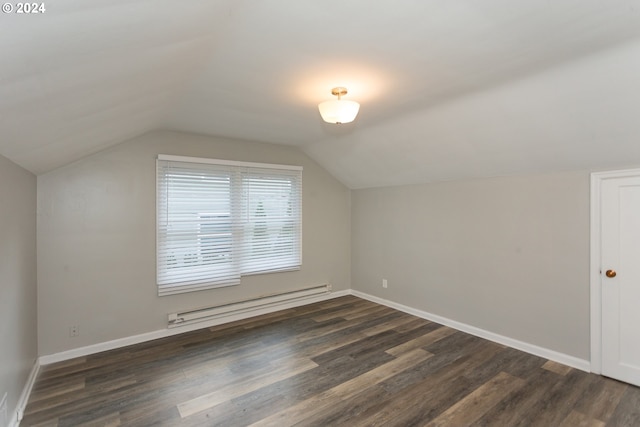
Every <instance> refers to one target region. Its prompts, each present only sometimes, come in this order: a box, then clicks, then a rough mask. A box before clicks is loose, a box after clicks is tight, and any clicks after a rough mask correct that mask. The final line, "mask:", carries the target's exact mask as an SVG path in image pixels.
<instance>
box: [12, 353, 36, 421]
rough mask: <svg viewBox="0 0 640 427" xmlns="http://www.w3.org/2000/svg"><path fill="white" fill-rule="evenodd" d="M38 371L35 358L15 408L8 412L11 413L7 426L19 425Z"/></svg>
mask: <svg viewBox="0 0 640 427" xmlns="http://www.w3.org/2000/svg"><path fill="white" fill-rule="evenodd" d="M38 372H40V359H36V360H35V362H34V364H33V367H32V368H31V372H30V373H29V377H28V378H27V382H26V383H25V385H24V388H23V389H22V394H20V398H19V399H18V403H17V404H16V407H15V409H14V410H13V411H12V412H10V413H11V414H13V415H12V416H11V419H10V420H9V427H18V426H19V425H20V421H21V420H22V417H23V415H24V408H26V407H27V402H28V401H29V396H31V389H33V385H34V384H35V383H36V378H37V377H38Z"/></svg>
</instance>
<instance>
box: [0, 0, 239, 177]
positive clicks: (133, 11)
mask: <svg viewBox="0 0 640 427" xmlns="http://www.w3.org/2000/svg"><path fill="white" fill-rule="evenodd" d="M44 3H45V9H46V11H45V12H44V13H41V14H29V15H25V14H17V13H15V11H14V13H12V14H7V13H3V14H0V154H3V155H4V156H6V157H8V158H10V159H11V160H13V161H14V162H16V163H18V164H20V165H22V166H23V167H25V168H26V169H29V170H31V171H33V172H35V173H41V172H45V171H48V170H51V169H53V168H55V167H58V166H61V165H64V164H66V163H69V162H70V161H73V160H76V159H78V158H80V157H83V156H85V155H87V154H90V153H93V152H96V151H98V150H100V149H102V148H105V147H108V146H110V145H113V144H118V143H120V142H122V141H124V140H126V139H128V138H131V137H133V136H136V135H139V134H141V133H144V132H145V131H148V130H151V129H155V128H157V127H160V126H162V124H163V118H164V117H165V116H166V114H167V111H168V110H169V109H170V108H171V107H172V106H173V103H174V101H175V98H176V96H177V95H179V94H180V93H181V92H182V90H184V88H185V85H186V83H187V82H188V81H189V80H190V79H191V78H192V77H193V75H194V74H196V73H197V72H198V71H199V69H200V68H201V67H202V65H203V63H204V62H206V61H207V60H208V59H209V55H211V54H212V52H213V51H214V50H215V42H216V35H217V34H216V30H217V29H222V28H224V25H225V16H226V13H227V10H228V7H227V6H226V5H225V4H223V3H220V2H210V1H208V0H190V1H188V2H175V1H166V0H150V1H129V0H91V1H84V0H66V1H65V0H54V1H51V2H47V1H46V0H45V1H44ZM203 52H205V53H206V55H207V56H205V57H203Z"/></svg>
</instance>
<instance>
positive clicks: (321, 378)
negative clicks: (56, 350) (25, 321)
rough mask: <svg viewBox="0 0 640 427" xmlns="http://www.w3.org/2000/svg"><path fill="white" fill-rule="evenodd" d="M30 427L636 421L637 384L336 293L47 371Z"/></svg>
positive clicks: (29, 415)
mask: <svg viewBox="0 0 640 427" xmlns="http://www.w3.org/2000/svg"><path fill="white" fill-rule="evenodd" d="M36 425H43V426H45V425H46V426H117V425H127V426H157V425H164V426H225V427H226V426H246V425H264V426H289V425H304V426H336V425H347V426H374V425H375V426H414V425H419V426H425V425H426V426H466V425H474V426H529V425H535V426H545V427H547V426H605V425H606V426H640V389H639V388H637V387H633V386H629V385H626V384H623V383H620V382H617V381H614V380H611V379H607V378H604V377H600V376H597V375H593V374H587V373H585V372H581V371H578V370H576V369H571V368H569V367H566V366H563V365H560V364H557V363H554V362H550V361H547V360H545V359H542V358H539V357H536V356H531V355H529V354H526V353H523V352H520V351H517V350H514V349H511V348H508V347H504V346H501V345H499V344H496V343H493V342H490V341H486V340H483V339H480V338H476V337H474V336H471V335H468V334H465V333H462V332H457V331H455V330H453V329H450V328H447V327H444V326H441V325H438V324H436V323H431V322H429V321H426V320H423V319H420V318H417V317H414V316H410V315H408V314H405V313H401V312H398V311H396V310H393V309H390V308H387V307H383V306H380V305H376V304H374V303H371V302H368V301H364V300H361V299H358V298H355V297H343V298H337V299H334V300H330V301H325V302H321V303H317V304H313V305H308V306H305V307H300V308H296V309H290V310H285V311H281V312H278V313H273V314H269V315H265V316H260V317H256V318H253V319H247V320H243V321H239V322H235V323H231V324H227V325H222V326H217V327H214V328H210V329H203V330H199V331H195V332H189V333H185V334H182V335H179V336H174V337H171V338H166V339H161V340H156V341H152V342H148V343H143V344H138V345H134V346H130V347H126V348H122V349H118V350H113V351H109V352H105V353H100V354H95V355H92V356H87V357H82V358H78V359H73V360H69V361H66V362H62V363H58V364H54V365H48V366H46V367H44V368H43V369H42V371H41V373H40V375H39V377H38V379H37V381H36V384H35V386H34V390H33V392H32V395H31V398H30V400H29V404H28V405H27V408H26V411H25V417H24V419H23V421H22V423H21V426H36Z"/></svg>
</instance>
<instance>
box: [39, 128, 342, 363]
mask: <svg viewBox="0 0 640 427" xmlns="http://www.w3.org/2000/svg"><path fill="white" fill-rule="evenodd" d="M158 154H173V155H184V156H196V157H208V158H218V159H227V160H239V161H254V162H263V163H278V164H291V165H300V166H303V167H304V171H303V265H302V268H301V270H300V271H296V272H286V273H271V274H262V275H255V276H248V277H244V278H243V279H242V284H241V285H239V286H232V287H226V288H219V289H213V290H207V291H200V292H191V293H186V294H180V295H173V296H165V297H158V296H157V287H156V281H155V267H156V262H155V215H156V214H155V194H156V189H155V185H156V184H155V159H156V157H157V155H158ZM350 197H351V196H350V191H349V190H348V189H347V188H346V187H345V186H343V185H342V184H341V183H339V182H338V181H337V180H336V179H335V178H333V177H332V176H331V175H329V174H328V173H327V172H326V171H325V170H324V169H322V168H321V167H320V166H318V165H317V164H316V163H315V162H314V161H313V160H311V159H310V158H309V157H307V156H306V155H305V154H304V153H302V152H301V151H300V150H298V149H296V148H291V147H286V146H278V145H270V144H264V143H252V142H246V141H239V140H229V139H224V138H212V137H205V136H198V135H194V134H187V133H178V132H168V131H160V132H153V133H149V134H146V135H143V136H142V137H139V138H136V139H134V140H132V141H128V142H126V143H123V144H120V145H118V146H116V147H113V148H111V149H108V150H106V151H103V152H100V153H97V154H94V155H92V156H89V157H87V158H85V159H83V160H81V161H78V162H76V163H73V164H71V165H68V166H65V167H62V168H60V169H56V170H54V171H52V172H49V173H46V174H43V175H40V176H38V210H39V215H38V257H39V258H38V274H39V285H38V300H39V306H38V309H39V320H38V336H39V353H40V355H48V354H54V353H57V352H60V351H65V350H69V349H73V348H77V347H82V346H86V345H91V344H96V343H100V342H104V341H109V340H113V339H117V338H123V337H127V336H132V335H136V334H141V333H145V332H151V331H155V330H159V329H164V328H166V324H167V313H169V312H174V311H178V310H184V309H190V308H198V307H203V306H207V305H210V304H223V303H227V302H232V301H236V300H240V299H245V298H248V297H256V296H260V295H264V294H269V293H274V292H281V291H288V290H294V289H299V288H302V287H307V286H313V285H319V284H323V283H331V284H332V285H333V289H334V290H344V289H349V287H350V269H351V267H350V266H351V260H350V253H351V252H350V234H351V231H350ZM72 325H77V326H78V327H79V331H80V335H79V336H78V337H74V338H71V337H70V336H69V327H70V326H72Z"/></svg>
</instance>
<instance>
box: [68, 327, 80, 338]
mask: <svg viewBox="0 0 640 427" xmlns="http://www.w3.org/2000/svg"><path fill="white" fill-rule="evenodd" d="M79 335H80V328H79V327H78V325H73V326H69V336H70V337H71V338H74V337H77V336H79Z"/></svg>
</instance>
